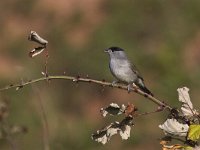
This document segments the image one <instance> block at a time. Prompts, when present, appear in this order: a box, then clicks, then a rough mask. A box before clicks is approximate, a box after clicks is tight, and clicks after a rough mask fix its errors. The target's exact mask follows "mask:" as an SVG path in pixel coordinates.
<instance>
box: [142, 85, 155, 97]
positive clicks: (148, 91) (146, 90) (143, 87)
mask: <svg viewBox="0 0 200 150" xmlns="http://www.w3.org/2000/svg"><path fill="white" fill-rule="evenodd" d="M139 88H140V89H141V90H142V91H143V92H145V93H147V94H149V95H151V96H153V93H151V91H150V90H149V89H147V88H146V87H145V86H140V85H139Z"/></svg>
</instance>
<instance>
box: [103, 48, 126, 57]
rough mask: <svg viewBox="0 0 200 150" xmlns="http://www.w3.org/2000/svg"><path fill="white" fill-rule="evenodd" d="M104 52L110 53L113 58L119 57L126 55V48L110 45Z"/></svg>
mask: <svg viewBox="0 0 200 150" xmlns="http://www.w3.org/2000/svg"><path fill="white" fill-rule="evenodd" d="M104 52H106V53H108V54H109V56H110V57H111V58H113V57H114V58H118V57H123V56H125V53H124V50H123V49H122V48H120V47H114V46H113V47H110V48H107V49H105V50H104Z"/></svg>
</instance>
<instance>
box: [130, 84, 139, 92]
mask: <svg viewBox="0 0 200 150" xmlns="http://www.w3.org/2000/svg"><path fill="white" fill-rule="evenodd" d="M132 87H133V88H134V89H135V90H136V91H137V90H138V89H139V87H138V86H137V85H136V84H135V83H130V84H128V87H127V89H128V93H130V92H131V88H132Z"/></svg>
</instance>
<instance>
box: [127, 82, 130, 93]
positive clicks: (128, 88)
mask: <svg viewBox="0 0 200 150" xmlns="http://www.w3.org/2000/svg"><path fill="white" fill-rule="evenodd" d="M127 90H128V93H130V92H131V84H129V85H128V86H127Z"/></svg>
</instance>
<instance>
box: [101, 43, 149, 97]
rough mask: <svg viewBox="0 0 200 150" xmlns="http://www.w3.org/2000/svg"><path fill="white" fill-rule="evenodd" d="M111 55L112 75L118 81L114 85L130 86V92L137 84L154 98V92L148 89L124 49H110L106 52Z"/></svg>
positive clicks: (110, 66)
mask: <svg viewBox="0 0 200 150" xmlns="http://www.w3.org/2000/svg"><path fill="white" fill-rule="evenodd" d="M104 51H105V52H106V53H108V55H109V68H110V71H111V73H112V75H113V76H114V77H115V78H116V79H117V81H113V82H112V85H114V84H116V83H118V82H122V83H126V84H128V86H127V87H128V88H127V89H128V92H130V91H131V87H133V85H134V84H135V85H136V86H137V87H138V88H139V89H140V90H142V91H143V92H144V93H146V94H148V95H151V96H153V94H152V92H151V91H150V90H149V89H147V87H146V86H145V84H144V79H143V77H142V76H141V74H140V72H139V71H138V69H137V68H136V66H135V65H134V64H132V63H131V62H130V60H129V59H128V57H127V55H126V53H125V51H124V49H122V48H120V47H115V46H113V47H109V48H106V49H105V50H104ZM135 85H134V86H135Z"/></svg>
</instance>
